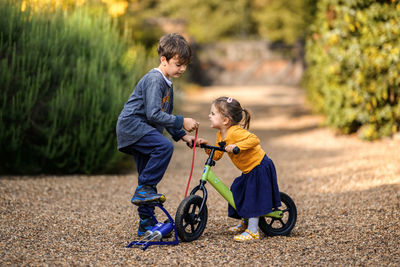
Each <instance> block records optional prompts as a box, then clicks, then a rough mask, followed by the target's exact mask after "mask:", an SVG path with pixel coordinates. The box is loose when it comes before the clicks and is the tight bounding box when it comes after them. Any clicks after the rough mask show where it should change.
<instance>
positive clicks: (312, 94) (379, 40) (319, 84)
mask: <svg viewBox="0 0 400 267" xmlns="http://www.w3.org/2000/svg"><path fill="white" fill-rule="evenodd" d="M311 29H312V32H313V33H312V35H311V36H310V38H309V39H308V40H307V43H306V62H307V64H308V70H307V73H306V75H305V79H304V87H306V88H307V91H308V98H309V100H310V102H311V103H312V105H313V108H314V109H315V111H317V112H321V113H323V114H324V115H326V118H327V124H328V125H331V126H334V127H337V128H339V129H340V130H341V131H342V132H343V133H354V132H358V134H359V136H360V137H361V138H363V139H368V140H373V139H377V138H379V137H383V136H390V135H392V134H393V133H395V132H397V131H399V129H400V3H399V1H395V0H386V1H374V0H351V1H341V0H320V1H319V2H318V11H317V14H316V19H315V21H314V23H313V25H312V26H311Z"/></svg>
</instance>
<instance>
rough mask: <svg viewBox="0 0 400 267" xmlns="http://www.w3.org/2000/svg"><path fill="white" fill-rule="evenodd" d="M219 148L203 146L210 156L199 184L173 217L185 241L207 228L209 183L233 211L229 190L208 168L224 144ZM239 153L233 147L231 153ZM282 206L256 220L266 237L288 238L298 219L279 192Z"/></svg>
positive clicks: (292, 207)
mask: <svg viewBox="0 0 400 267" xmlns="http://www.w3.org/2000/svg"><path fill="white" fill-rule="evenodd" d="M219 145H220V146H219V147H218V146H210V145H205V144H202V145H200V147H201V148H204V149H210V150H211V153H210V155H209V157H208V159H207V161H206V163H205V167H204V170H203V174H202V177H201V180H200V184H199V185H197V186H196V187H195V188H194V189H193V190H192V191H191V192H190V195H189V196H188V197H186V198H185V199H184V200H182V202H181V203H180V205H179V207H178V210H177V212H176V215H175V224H176V230H177V232H178V236H179V238H180V239H181V240H182V241H184V242H191V241H193V240H196V239H198V238H199V237H200V236H201V235H202V233H203V231H204V229H205V228H206V225H207V218H208V210H207V203H206V202H207V189H206V187H205V185H206V183H207V182H209V183H210V184H211V185H212V186H213V187H214V188H215V189H216V190H217V192H218V193H219V194H220V195H221V196H222V197H223V198H224V199H225V200H227V201H228V203H229V204H230V205H231V206H232V207H233V208H235V202H234V200H233V195H232V192H231V191H230V190H229V188H228V187H227V186H226V185H225V184H224V183H223V182H222V181H221V180H220V179H219V178H218V177H217V176H216V175H215V174H214V172H213V171H211V167H212V166H215V161H214V160H213V156H214V153H215V151H217V150H218V151H223V152H226V151H225V148H224V147H225V144H224V143H223V142H221V143H220V144H219ZM239 152H240V150H239V148H238V147H236V148H235V149H234V151H233V153H234V154H238V153H239ZM198 191H202V193H203V197H201V196H199V195H196V193H197V192H198ZM280 198H281V204H282V205H281V207H279V208H276V209H274V210H273V211H272V212H270V213H268V214H266V215H264V216H261V217H260V220H259V224H258V226H259V228H260V229H261V231H262V232H263V233H264V234H265V235H267V236H281V235H282V236H285V235H289V234H290V232H291V231H292V229H293V227H294V226H295V224H296V220H297V209H296V204H295V203H294V201H293V200H292V199H291V198H290V196H288V195H287V194H285V193H283V192H280Z"/></svg>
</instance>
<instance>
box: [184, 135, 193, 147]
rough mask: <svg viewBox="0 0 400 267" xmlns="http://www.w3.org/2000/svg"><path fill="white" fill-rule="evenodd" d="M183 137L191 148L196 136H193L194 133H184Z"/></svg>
mask: <svg viewBox="0 0 400 267" xmlns="http://www.w3.org/2000/svg"><path fill="white" fill-rule="evenodd" d="M181 139H182V141H184V142H186V144H187V146H188V147H190V148H192V147H193V143H194V136H192V135H184V136H183V137H182V138H181Z"/></svg>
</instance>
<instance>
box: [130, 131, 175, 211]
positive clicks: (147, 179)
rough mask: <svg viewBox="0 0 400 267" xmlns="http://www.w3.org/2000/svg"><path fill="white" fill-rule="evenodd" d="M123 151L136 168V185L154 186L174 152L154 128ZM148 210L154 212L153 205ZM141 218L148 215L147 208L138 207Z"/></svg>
mask: <svg viewBox="0 0 400 267" xmlns="http://www.w3.org/2000/svg"><path fill="white" fill-rule="evenodd" d="M122 151H123V152H125V153H127V154H130V155H132V156H133V158H134V159H135V162H136V167H137V170H138V174H139V175H138V185H153V186H156V185H157V184H158V183H159V182H160V181H161V179H162V178H163V176H164V174H165V171H166V170H167V168H168V165H169V162H170V160H171V157H172V153H173V152H174V145H173V144H172V143H171V141H170V140H168V139H167V138H166V137H165V136H163V135H162V134H161V133H160V132H158V131H156V130H154V131H151V132H149V133H148V134H146V135H145V136H143V137H142V138H140V139H139V141H137V142H136V143H134V144H132V145H130V146H128V147H126V148H124V149H123V150H122ZM150 210H152V211H153V212H154V207H151V208H150ZM138 212H139V216H140V217H141V218H145V217H149V216H151V214H149V208H143V207H141V206H139V208H138Z"/></svg>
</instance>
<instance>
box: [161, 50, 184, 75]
mask: <svg viewBox="0 0 400 267" xmlns="http://www.w3.org/2000/svg"><path fill="white" fill-rule="evenodd" d="M186 67H187V64H182V63H181V61H180V58H179V56H178V55H176V56H174V57H173V58H171V59H170V60H169V61H167V59H166V58H165V57H164V56H163V57H161V64H160V69H161V70H162V72H163V73H164V75H165V77H167V78H168V79H169V78H170V77H172V78H178V77H179V76H181V75H182V74H183V73H184V72H185V70H186Z"/></svg>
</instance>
